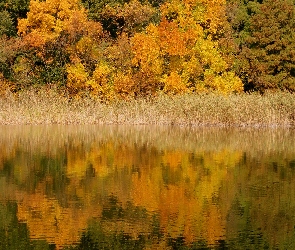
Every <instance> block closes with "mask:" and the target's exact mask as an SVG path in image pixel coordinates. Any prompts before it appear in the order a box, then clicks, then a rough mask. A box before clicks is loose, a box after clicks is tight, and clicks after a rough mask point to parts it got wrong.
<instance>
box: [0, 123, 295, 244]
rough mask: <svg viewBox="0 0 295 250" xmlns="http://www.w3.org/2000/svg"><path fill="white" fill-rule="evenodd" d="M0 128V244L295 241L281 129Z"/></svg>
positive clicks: (289, 148) (289, 157)
mask: <svg viewBox="0 0 295 250" xmlns="http://www.w3.org/2000/svg"><path fill="white" fill-rule="evenodd" d="M0 129H1V130H0V249H26V250H27V249H42V250H43V249H295V131H293V130H291V129H221V128H219V129H217V128H206V129H204V128H203V129H201V128H177V127H145V126H138V127H130V126H129V127H124V126H119V127H114V126H48V127H46V126H21V127H18V126H15V127H13V126H10V127H0Z"/></svg>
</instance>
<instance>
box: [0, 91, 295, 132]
mask: <svg viewBox="0 0 295 250" xmlns="http://www.w3.org/2000/svg"><path fill="white" fill-rule="evenodd" d="M294 97H295V96H294V95H293V94H290V93H282V92H277V93H268V94H265V95H263V96H261V95H259V94H241V95H229V96H221V95H214V94H206V95H205V94H203V95H195V94H186V95H182V96H166V95H160V96H158V97H155V98H153V99H138V100H131V101H123V100H118V101H113V102H111V103H108V104H105V103H102V102H100V101H99V100H95V99H93V98H89V97H86V98H80V99H76V98H69V97H67V96H66V95H63V96H61V95H60V94H59V93H58V92H57V91H55V90H50V89H43V90H30V91H23V92H20V93H18V94H16V95H12V94H6V95H3V96H2V97H0V124H7V125H8V124H161V125H166V124H167V125H184V126H188V125H192V126H286V127H290V126H295V98H294Z"/></svg>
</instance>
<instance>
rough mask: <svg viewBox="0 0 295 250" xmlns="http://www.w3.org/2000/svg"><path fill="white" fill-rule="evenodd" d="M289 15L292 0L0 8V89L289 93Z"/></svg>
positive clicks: (12, 4) (13, 1) (294, 23)
mask: <svg viewBox="0 0 295 250" xmlns="http://www.w3.org/2000/svg"><path fill="white" fill-rule="evenodd" d="M294 13H295V7H294V0H227V1H226V0H215V1H209V0H184V1H181V0H167V1H163V0H159V1H158V0H149V1H139V0H130V1H129V0H103V1H98V0H82V1H80V0H74V1H69V0H46V1H39V0H31V1H29V0H0V19H1V22H0V81H1V88H0V91H1V90H2V91H3V90H7V89H10V90H11V91H18V90H20V89H24V88H27V87H29V86H32V85H44V84H51V85H57V86H58V87H62V88H64V89H67V90H68V91H69V92H70V93H71V94H80V93H83V92H85V91H87V92H90V93H91V94H92V95H95V96H100V97H101V98H105V99H112V98H114V97H123V98H129V97H135V96H139V95H150V94H155V93H157V92H159V91H162V92H164V93H168V94H177V93H184V92H204V91H205V92H208V91H209V92H212V91H214V92H218V93H239V92H242V91H244V90H245V91H249V90H257V91H260V92H264V91H265V90H267V89H278V90H289V91H293V90H294V89H295V78H294V77H295V50H294V47H295V45H294V44H295V43H294V35H295V33H294V32H295V16H294Z"/></svg>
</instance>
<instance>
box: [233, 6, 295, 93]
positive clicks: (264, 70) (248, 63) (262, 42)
mask: <svg viewBox="0 0 295 250" xmlns="http://www.w3.org/2000/svg"><path fill="white" fill-rule="evenodd" d="M228 13H229V21H230V23H231V25H232V27H233V30H234V36H235V41H236V44H237V48H238V51H237V60H236V72H237V74H238V75H239V76H240V77H241V79H242V80H243V82H244V85H245V88H246V90H253V89H254V90H259V91H261V92H263V91H264V90H265V89H281V90H291V91H294V89H295V78H294V77H295V54H294V46H295V45H294V30H295V15H294V14H295V7H294V1H292V0H272V1H271V0H264V1H236V0H231V1H229V3H228Z"/></svg>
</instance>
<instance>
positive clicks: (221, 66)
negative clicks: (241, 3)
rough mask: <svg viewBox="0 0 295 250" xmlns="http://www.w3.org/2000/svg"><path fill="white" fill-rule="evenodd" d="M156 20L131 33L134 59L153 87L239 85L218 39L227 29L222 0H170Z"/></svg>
mask: <svg viewBox="0 0 295 250" xmlns="http://www.w3.org/2000/svg"><path fill="white" fill-rule="evenodd" d="M160 9H161V21H160V23H159V24H158V25H156V26H155V25H153V24H150V25H149V26H148V27H147V28H146V31H145V32H143V33H137V34H135V36H134V37H133V38H132V40H131V42H132V51H133V54H134V58H133V63H134V66H136V67H137V68H138V73H140V74H141V75H142V76H143V77H146V78H149V79H151V78H152V79H154V81H153V85H154V87H153V89H155V88H158V89H163V90H164V91H165V92H166V93H183V92H199V91H216V92H219V93H231V92H241V91H243V85H242V82H241V80H240V79H239V78H238V77H237V76H236V75H235V74H234V72H233V71H232V70H231V65H230V64H229V63H228V62H229V61H230V60H227V58H226V57H230V56H231V55H230V54H225V53H223V50H222V49H221V44H220V42H219V41H220V39H221V38H223V37H224V34H225V32H226V31H227V30H226V29H227V27H228V23H227V20H226V13H225V0H214V1H209V0H185V1H180V0H171V1H168V2H166V3H164V4H163V5H162V6H161V7H160Z"/></svg>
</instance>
